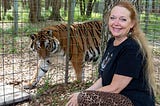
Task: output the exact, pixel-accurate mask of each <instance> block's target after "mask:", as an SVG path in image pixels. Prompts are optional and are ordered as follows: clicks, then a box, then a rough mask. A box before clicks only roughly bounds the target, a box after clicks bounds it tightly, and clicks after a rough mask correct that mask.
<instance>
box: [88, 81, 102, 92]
mask: <svg viewBox="0 0 160 106" xmlns="http://www.w3.org/2000/svg"><path fill="white" fill-rule="evenodd" d="M101 87H102V78H99V79H98V80H97V81H96V82H95V83H94V84H93V85H92V86H90V87H89V88H88V89H86V90H97V89H99V88H101Z"/></svg>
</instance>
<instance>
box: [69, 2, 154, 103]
mask: <svg viewBox="0 0 160 106" xmlns="http://www.w3.org/2000/svg"><path fill="white" fill-rule="evenodd" d="M107 22H108V27H109V31H110V32H111V34H112V37H111V39H110V40H109V41H108V44H107V48H106V51H105V53H104V55H103V57H102V61H101V63H100V68H99V73H100V78H99V79H98V80H97V81H96V82H95V83H94V84H93V85H92V86H91V87H89V88H88V89H87V90H86V91H84V92H81V93H74V94H72V95H71V97H70V100H69V102H68V103H67V106H78V105H80V106H82V105H83V106H85V105H87V106H97V105H100V106H114V105H115V104H117V106H126V105H128V106H132V105H134V106H155V100H154V94H153V89H152V88H153V84H154V83H153V82H154V81H153V77H152V76H153V75H152V74H153V64H152V60H151V52H150V51H149V48H148V44H147V40H146V39H145V36H144V33H143V32H142V31H141V29H140V28H139V21H138V15H137V13H136V10H135V8H134V6H133V5H132V4H131V3H130V2H128V1H120V2H118V3H117V4H115V5H114V6H113V8H112V9H111V10H110V12H109V14H108V16H107ZM102 96H103V98H101V97H102ZM116 97H118V98H116ZM109 98H110V99H109ZM119 98H120V99H119ZM111 101H112V102H111ZM87 102H88V104H85V103H87ZM104 102H105V103H104Z"/></svg>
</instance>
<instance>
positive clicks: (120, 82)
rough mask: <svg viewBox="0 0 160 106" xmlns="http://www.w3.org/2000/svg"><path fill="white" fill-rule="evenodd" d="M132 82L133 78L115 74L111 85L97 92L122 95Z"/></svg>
mask: <svg viewBox="0 0 160 106" xmlns="http://www.w3.org/2000/svg"><path fill="white" fill-rule="evenodd" d="M131 80H132V77H127V76H123V75H118V74H114V76H113V79H112V82H111V84H110V85H107V86H104V87H101V88H99V89H97V91H103V92H111V93H120V92H121V91H122V90H123V89H124V88H125V87H126V86H127V85H128V84H129V83H130V81H131Z"/></svg>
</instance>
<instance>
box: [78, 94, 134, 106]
mask: <svg viewBox="0 0 160 106" xmlns="http://www.w3.org/2000/svg"><path fill="white" fill-rule="evenodd" d="M78 106H133V104H132V102H131V100H130V99H129V98H127V97H125V96H123V95H121V94H117V93H108V92H101V91H83V92H81V93H80V94H79V95H78Z"/></svg>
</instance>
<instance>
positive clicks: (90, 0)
mask: <svg viewBox="0 0 160 106" xmlns="http://www.w3.org/2000/svg"><path fill="white" fill-rule="evenodd" d="M92 2H93V3H92ZM95 2H96V0H89V1H88V4H87V10H86V16H87V17H91V13H92V10H93V6H94V4H95Z"/></svg>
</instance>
